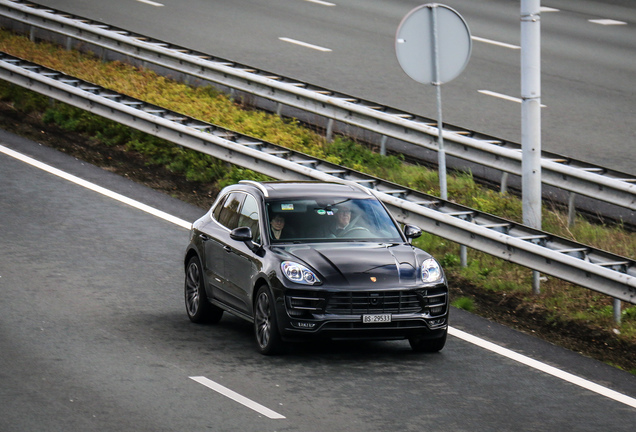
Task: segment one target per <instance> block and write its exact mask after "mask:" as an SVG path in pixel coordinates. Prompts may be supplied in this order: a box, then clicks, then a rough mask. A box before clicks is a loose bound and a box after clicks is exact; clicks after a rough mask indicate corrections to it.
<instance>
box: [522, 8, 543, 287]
mask: <svg viewBox="0 0 636 432" xmlns="http://www.w3.org/2000/svg"><path fill="white" fill-rule="evenodd" d="M540 9H541V1H540V0H521V99H522V103H521V154H522V161H521V174H522V178H521V194H522V209H523V223H524V224H525V225H528V226H530V227H532V228H536V229H541V15H540V12H541V10H540ZM532 285H533V291H534V292H535V293H537V294H538V293H539V274H538V272H534V273H533V282H532Z"/></svg>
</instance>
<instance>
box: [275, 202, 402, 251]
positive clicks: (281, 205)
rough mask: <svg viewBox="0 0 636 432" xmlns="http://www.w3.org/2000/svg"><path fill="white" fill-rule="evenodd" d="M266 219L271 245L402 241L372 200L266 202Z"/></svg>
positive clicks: (396, 229) (384, 210)
mask: <svg viewBox="0 0 636 432" xmlns="http://www.w3.org/2000/svg"><path fill="white" fill-rule="evenodd" d="M267 216H268V221H267V223H268V225H269V237H270V240H271V242H272V243H280V242H328V241H348V240H355V241H373V242H391V243H395V242H402V241H403V239H402V236H401V235H400V232H399V230H398V227H397V226H396V225H395V223H394V222H393V220H392V219H391V217H390V216H389V215H388V213H387V211H386V209H385V208H384V206H382V204H380V202H378V201H377V200H375V199H373V198H369V199H346V198H334V199H320V200H314V199H287V200H276V201H269V202H268V203H267Z"/></svg>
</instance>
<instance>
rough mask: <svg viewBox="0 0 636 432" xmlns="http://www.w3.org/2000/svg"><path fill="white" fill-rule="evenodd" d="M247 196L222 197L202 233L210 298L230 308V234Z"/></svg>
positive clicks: (232, 194)
mask: <svg viewBox="0 0 636 432" xmlns="http://www.w3.org/2000/svg"><path fill="white" fill-rule="evenodd" d="M245 197H246V195H245V194H244V193H241V192H232V193H230V194H228V195H227V196H225V197H223V198H221V200H219V203H218V204H217V206H216V207H215V208H214V210H213V212H212V220H211V221H210V223H209V224H208V225H207V227H206V228H207V229H206V232H205V233H204V234H203V236H204V237H202V238H203V240H204V244H205V262H206V265H205V271H206V275H207V279H208V281H209V283H210V284H211V285H212V286H213V290H212V293H208V294H212V298H214V299H216V300H220V301H221V302H223V303H227V304H230V305H233V303H234V302H233V301H232V298H231V296H230V295H229V294H228V282H227V279H228V275H227V262H228V257H229V254H230V252H231V247H230V243H231V242H234V240H232V239H230V231H231V230H232V229H234V228H236V227H237V226H238V220H239V210H240V208H241V205H242V204H243V200H244V199H245Z"/></svg>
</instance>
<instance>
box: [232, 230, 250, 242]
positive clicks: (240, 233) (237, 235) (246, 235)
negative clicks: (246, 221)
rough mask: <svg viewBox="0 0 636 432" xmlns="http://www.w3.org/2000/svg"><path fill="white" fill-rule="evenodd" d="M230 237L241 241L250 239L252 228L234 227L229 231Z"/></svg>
mask: <svg viewBox="0 0 636 432" xmlns="http://www.w3.org/2000/svg"><path fill="white" fill-rule="evenodd" d="M230 238H231V239H232V240H236V241H241V242H246V241H252V230H251V229H250V227H238V228H234V229H233V230H232V231H231V232H230Z"/></svg>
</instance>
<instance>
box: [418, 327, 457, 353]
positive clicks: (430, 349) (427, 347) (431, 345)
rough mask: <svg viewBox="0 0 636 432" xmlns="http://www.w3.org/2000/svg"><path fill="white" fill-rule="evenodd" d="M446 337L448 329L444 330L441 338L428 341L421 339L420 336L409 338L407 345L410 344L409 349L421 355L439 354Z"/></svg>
mask: <svg viewBox="0 0 636 432" xmlns="http://www.w3.org/2000/svg"><path fill="white" fill-rule="evenodd" d="M447 336H448V328H447V329H445V330H444V333H442V335H441V336H439V337H436V338H433V339H430V338H426V337H425V336H424V337H421V336H411V337H410V338H409V343H410V344H411V348H412V349H413V351H415V352H421V353H435V352H439V351H441V350H442V349H443V348H444V345H446V337H447Z"/></svg>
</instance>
